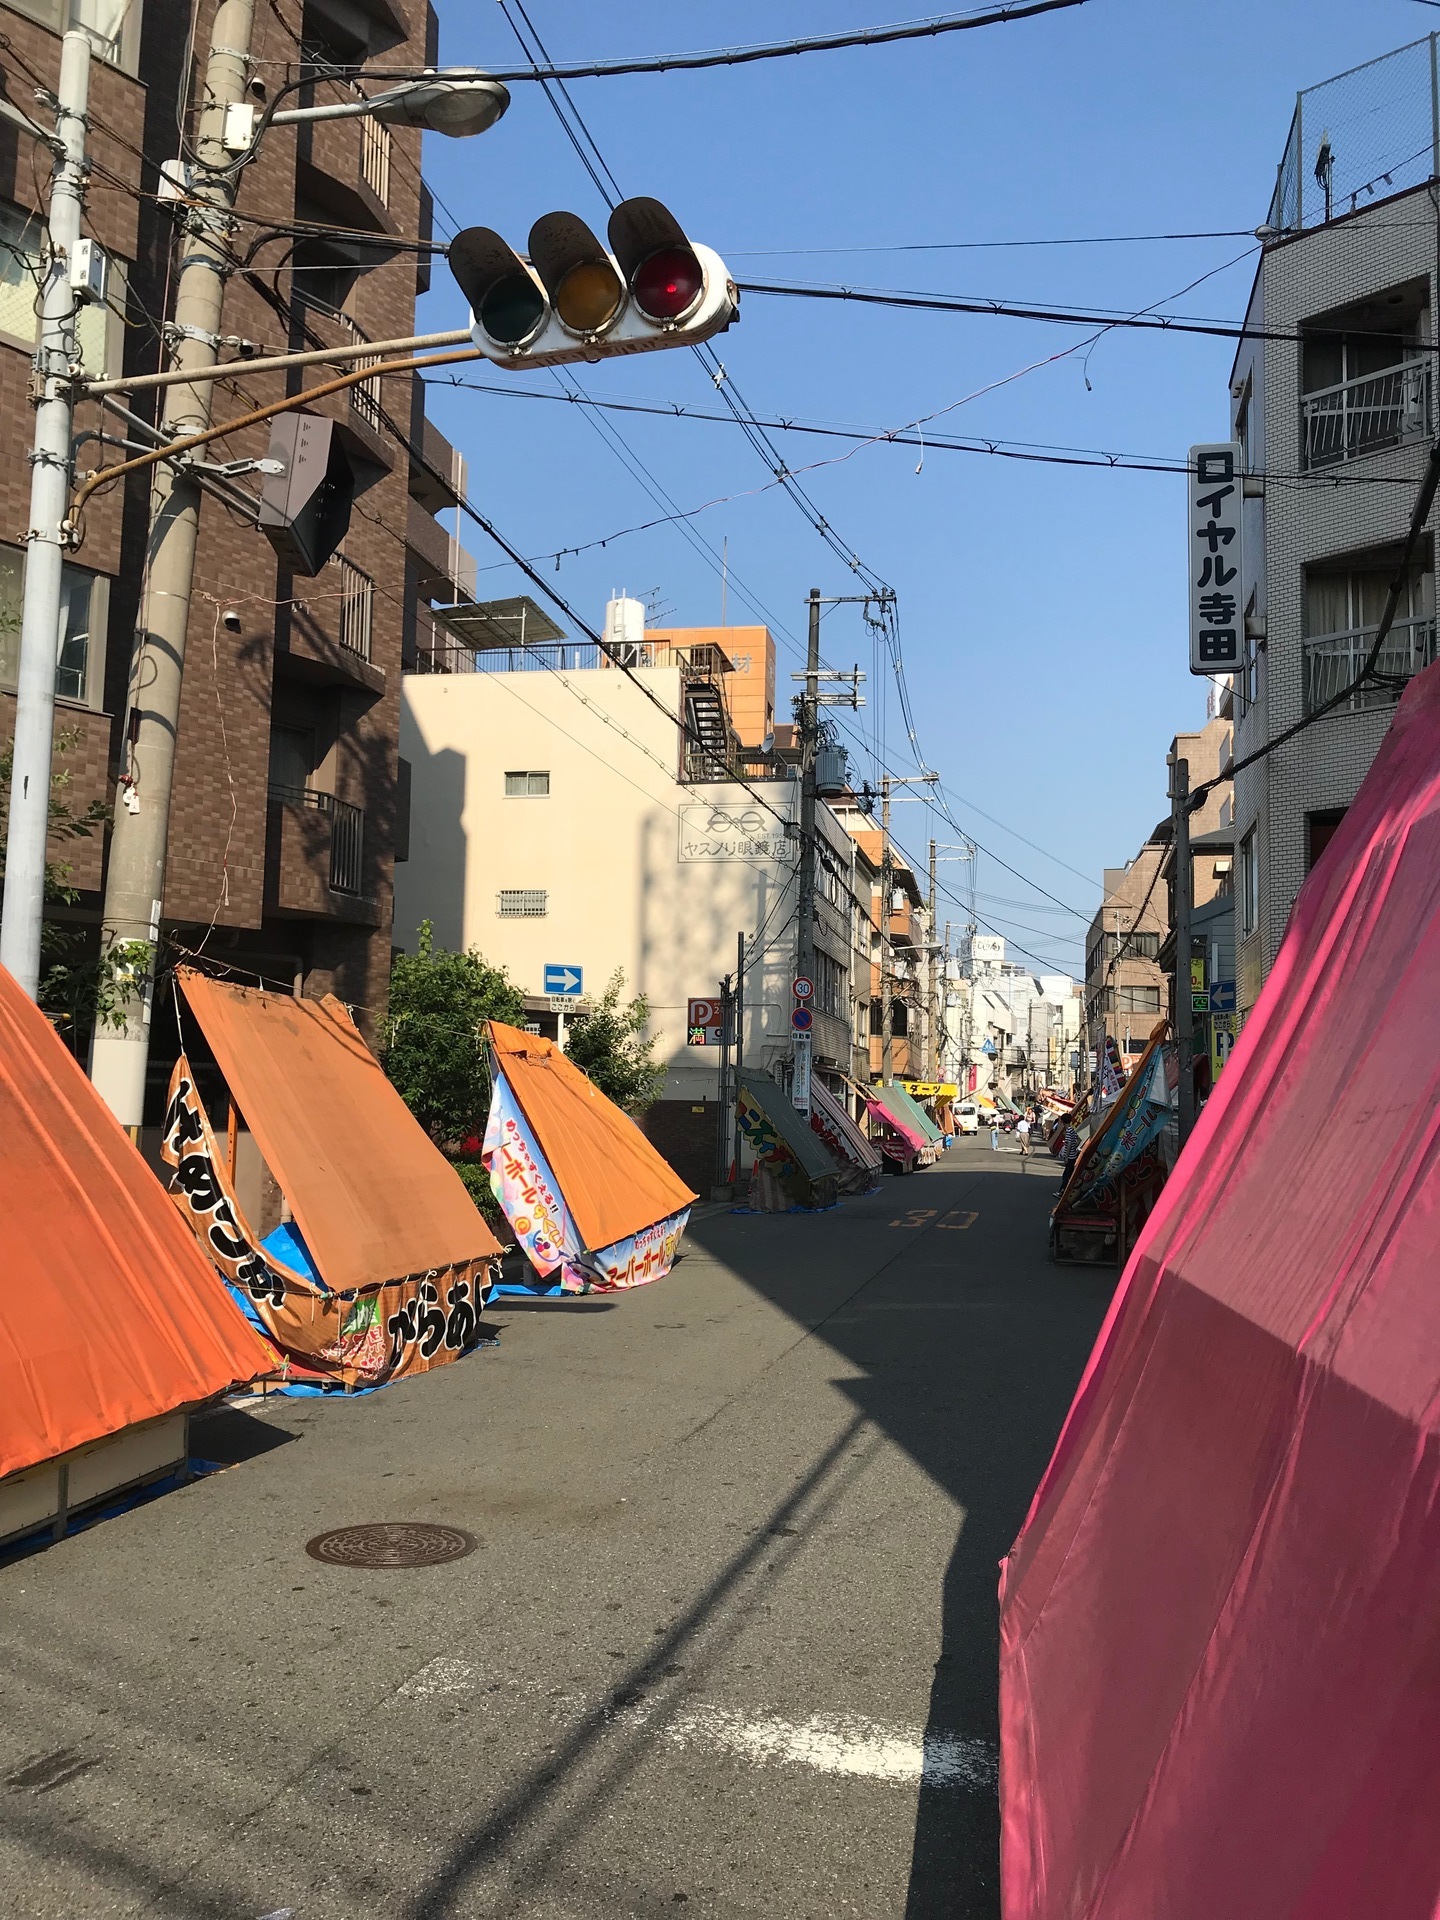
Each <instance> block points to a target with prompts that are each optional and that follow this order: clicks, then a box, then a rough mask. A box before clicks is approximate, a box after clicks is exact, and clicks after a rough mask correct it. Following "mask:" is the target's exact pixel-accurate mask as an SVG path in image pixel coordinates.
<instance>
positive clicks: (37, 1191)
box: [0, 967, 274, 1477]
mask: <svg viewBox="0 0 1440 1920" xmlns="http://www.w3.org/2000/svg"><path fill="white" fill-rule="evenodd" d="M273 1365H274V1355H273V1353H272V1352H271V1351H270V1349H269V1348H268V1347H267V1346H266V1345H265V1344H264V1342H263V1341H262V1340H261V1339H260V1337H259V1336H258V1335H257V1334H256V1333H254V1332H253V1331H252V1330H251V1329H250V1328H249V1327H248V1326H247V1325H246V1324H245V1321H244V1320H243V1319H242V1317H241V1315H240V1312H239V1310H238V1309H237V1308H236V1307H235V1305H234V1304H233V1302H232V1301H231V1300H230V1298H229V1296H228V1295H227V1293H226V1292H225V1289H224V1287H223V1286H222V1285H221V1283H220V1280H219V1278H218V1276H217V1275H216V1273H215V1271H214V1269H213V1268H212V1267H211V1266H210V1265H209V1263H208V1262H207V1261H206V1259H205V1258H204V1256H203V1255H202V1254H201V1252H200V1250H199V1248H198V1247H197V1246H196V1244H195V1240H194V1237H193V1236H192V1235H191V1233H190V1231H189V1229H188V1228H187V1227H186V1226H185V1224H184V1222H183V1221H182V1220H181V1219H180V1217H179V1215H178V1214H177V1213H176V1211H175V1208H174V1206H173V1205H172V1204H171V1202H170V1200H169V1199H168V1198H167V1197H166V1194H165V1190H164V1188H163V1187H162V1186H161V1185H160V1182H159V1181H158V1180H157V1179H156V1178H155V1176H154V1174H153V1173H151V1171H150V1169H149V1168H148V1167H147V1166H146V1165H145V1163H144V1161H143V1160H142V1159H141V1158H140V1155H139V1154H138V1153H137V1152H136V1150H135V1148H134V1147H133V1146H132V1145H131V1144H130V1142H129V1140H128V1139H127V1138H126V1137H125V1134H124V1133H123V1132H122V1130H121V1128H120V1127H119V1126H118V1125H117V1124H116V1121H115V1119H114V1117H113V1116H112V1114H111V1113H110V1111H109V1109H108V1108H107V1107H106V1105H105V1103H104V1101H103V1100H102V1099H101V1098H100V1096H99V1094H98V1093H96V1091H95V1089H94V1087H92V1086H91V1084H90V1082H89V1081H88V1080H87V1079H86V1077H85V1075H84V1073H83V1072H82V1070H81V1068H80V1067H79V1065H78V1064H77V1063H76V1061H75V1060H74V1059H73V1058H72V1056H71V1055H70V1054H69V1053H67V1052H66V1050H65V1048H64V1047H63V1046H62V1045H61V1043H60V1041H59V1039H58V1038H57V1036H56V1034H55V1031H54V1029H53V1028H52V1027H51V1025H50V1023H49V1021H48V1020H46V1018H45V1016H44V1015H43V1014H42V1013H40V1012H39V1011H38V1009H37V1008H36V1007H35V1006H34V1005H33V1004H32V1002H31V1001H30V1000H29V999H27V997H26V996H25V995H24V994H23V993H22V992H21V991H20V989H19V987H18V986H17V985H16V983H15V981H14V979H13V978H12V977H11V975H10V974H9V973H7V972H6V971H5V969H4V968H3V967H0V1477H3V1476H4V1475H5V1474H9V1473H15V1472H18V1471H19V1470H20V1469H21V1468H24V1467H32V1466H37V1465H38V1464H39V1463H40V1462H41V1461H44V1460H52V1459H54V1458H55V1457H56V1456H57V1455H59V1454H64V1453H69V1452H71V1451H72V1450H73V1449H74V1448H76V1447H82V1446H87V1445H89V1444H90V1443H91V1442H92V1441H95V1440H99V1439H103V1438H104V1437H105V1436H106V1435H108V1434H112V1433H119V1432H121V1431H122V1430H123V1429H124V1428H126V1427H130V1426H134V1425H135V1424H136V1423H137V1422H139V1421H143V1420H154V1419H158V1418H159V1417H160V1416H162V1415H164V1414H167V1413H174V1412H175V1411H176V1410H177V1409H179V1408H181V1407H185V1406H192V1405H194V1404H196V1403H197V1402H200V1401H203V1400H208V1399H210V1398H212V1397H213V1396H214V1395H215V1394H219V1393H223V1392H224V1391H225V1390H226V1389H227V1388H228V1387H230V1386H231V1385H234V1384H236V1383H243V1382H247V1381H250V1380H253V1379H255V1378H256V1377H257V1376H258V1375H260V1374H262V1373H268V1372H270V1370H271V1368H272V1367H273Z"/></svg>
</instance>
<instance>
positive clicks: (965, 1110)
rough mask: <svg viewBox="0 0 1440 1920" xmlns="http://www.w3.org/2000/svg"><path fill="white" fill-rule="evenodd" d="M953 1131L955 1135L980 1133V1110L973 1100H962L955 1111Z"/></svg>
mask: <svg viewBox="0 0 1440 1920" xmlns="http://www.w3.org/2000/svg"><path fill="white" fill-rule="evenodd" d="M955 1131H956V1132H957V1133H978V1132H979V1131H980V1109H979V1108H978V1107H977V1106H976V1104H975V1102H974V1101H973V1100H962V1101H961V1103H960V1105H959V1106H958V1107H957V1108H956V1109H955Z"/></svg>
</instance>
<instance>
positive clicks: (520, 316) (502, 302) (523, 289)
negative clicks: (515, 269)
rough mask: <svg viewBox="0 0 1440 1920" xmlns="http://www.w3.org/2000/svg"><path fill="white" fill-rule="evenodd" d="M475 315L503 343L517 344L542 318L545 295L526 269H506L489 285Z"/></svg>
mask: <svg viewBox="0 0 1440 1920" xmlns="http://www.w3.org/2000/svg"><path fill="white" fill-rule="evenodd" d="M475 317H476V319H477V320H478V321H479V322H480V324H481V326H482V327H483V328H484V329H485V331H486V333H488V334H489V336H490V338H491V339H492V340H497V341H498V342H499V343H500V345H501V346H502V347H518V346H521V345H522V344H523V343H524V342H525V341H526V340H528V339H529V338H530V336H531V334H532V333H534V332H535V330H536V328H537V327H538V326H539V325H540V322H541V321H542V320H543V319H544V318H545V296H544V294H543V293H541V291H540V289H539V287H537V286H536V284H535V282H534V281H533V280H532V279H531V278H530V276H529V274H528V273H507V274H504V275H502V276H501V278H500V279H498V280H497V281H496V282H495V284H494V286H492V287H491V288H490V290H489V292H488V293H487V294H486V295H485V297H484V299H483V300H482V301H481V302H480V311H479V313H478V314H476V316H475Z"/></svg>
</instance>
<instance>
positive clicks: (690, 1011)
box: [685, 999, 725, 1047]
mask: <svg viewBox="0 0 1440 1920" xmlns="http://www.w3.org/2000/svg"><path fill="white" fill-rule="evenodd" d="M724 1038H725V1011H724V1006H723V1004H722V1002H721V1001H719V1000H718V999H716V1000H692V1001H690V1002H689V1004H688V1006H687V1007H686V1010H685V1044H686V1046H687V1047H718V1046H720V1045H721V1044H722V1042H723V1041H724Z"/></svg>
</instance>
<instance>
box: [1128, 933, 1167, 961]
mask: <svg viewBox="0 0 1440 1920" xmlns="http://www.w3.org/2000/svg"><path fill="white" fill-rule="evenodd" d="M1129 948H1130V952H1131V953H1132V954H1133V955H1134V956H1135V958H1136V959H1137V960H1158V959H1159V958H1160V936H1159V934H1158V933H1132V934H1131V935H1130V937H1129Z"/></svg>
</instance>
